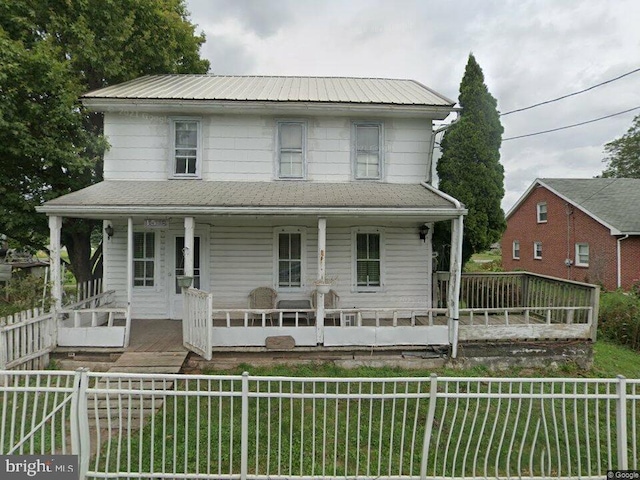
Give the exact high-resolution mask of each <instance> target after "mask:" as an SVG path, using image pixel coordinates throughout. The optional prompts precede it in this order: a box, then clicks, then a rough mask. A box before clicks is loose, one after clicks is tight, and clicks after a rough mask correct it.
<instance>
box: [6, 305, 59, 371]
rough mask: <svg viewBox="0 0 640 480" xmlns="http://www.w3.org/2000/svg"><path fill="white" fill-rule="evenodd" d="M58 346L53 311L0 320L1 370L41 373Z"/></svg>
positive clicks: (31, 312) (24, 313)
mask: <svg viewBox="0 0 640 480" xmlns="http://www.w3.org/2000/svg"><path fill="white" fill-rule="evenodd" d="M55 346H56V320H55V314H54V313H53V312H45V311H41V310H39V309H37V308H34V309H33V310H25V311H22V312H19V313H16V314H15V315H9V316H7V317H4V318H0V370H5V369H7V370H9V369H22V370H37V369H41V368H45V367H46V366H47V365H48V364H49V353H50V352H51V351H52V350H53V349H54V348H55Z"/></svg>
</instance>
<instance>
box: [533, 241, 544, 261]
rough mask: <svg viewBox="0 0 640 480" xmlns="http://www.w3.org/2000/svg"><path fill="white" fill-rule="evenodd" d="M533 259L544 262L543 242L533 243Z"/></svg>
mask: <svg viewBox="0 0 640 480" xmlns="http://www.w3.org/2000/svg"><path fill="white" fill-rule="evenodd" d="M533 258H534V259H535V260H542V242H533Z"/></svg>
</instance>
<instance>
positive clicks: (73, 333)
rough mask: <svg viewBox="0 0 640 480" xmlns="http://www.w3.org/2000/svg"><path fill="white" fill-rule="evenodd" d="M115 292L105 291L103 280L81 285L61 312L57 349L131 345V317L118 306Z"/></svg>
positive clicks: (128, 312)
mask: <svg viewBox="0 0 640 480" xmlns="http://www.w3.org/2000/svg"><path fill="white" fill-rule="evenodd" d="M114 297H115V291H114V290H108V291H106V292H103V291H102V280H101V279H97V280H95V281H92V282H87V283H86V284H81V285H78V287H77V297H76V300H75V301H74V302H72V303H68V304H66V305H64V306H63V307H62V309H61V310H60V311H59V312H58V346H61V347H82V346H90V347H113V348H124V347H126V346H127V345H128V344H129V334H130V331H131V314H130V309H129V308H128V307H120V306H117V305H116V304H115V300H114Z"/></svg>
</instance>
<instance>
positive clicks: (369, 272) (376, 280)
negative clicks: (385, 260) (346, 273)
mask: <svg viewBox="0 0 640 480" xmlns="http://www.w3.org/2000/svg"><path fill="white" fill-rule="evenodd" d="M380 247H381V241H380V234H379V233H357V234H356V289H357V290H360V291H363V290H365V291H366V290H369V289H371V287H380V286H382V255H381V251H380Z"/></svg>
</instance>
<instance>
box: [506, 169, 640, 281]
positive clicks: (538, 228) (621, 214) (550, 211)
mask: <svg viewBox="0 0 640 480" xmlns="http://www.w3.org/2000/svg"><path fill="white" fill-rule="evenodd" d="M639 205H640V179H632V178H590V179H560V178H542V179H537V180H536V181H534V182H533V184H532V185H531V186H530V187H529V188H528V189H527V191H526V192H525V193H524V194H523V195H522V197H521V198H520V199H519V200H518V201H517V202H516V204H515V205H514V206H513V207H512V208H511V210H510V211H509V212H508V213H507V229H506V231H505V233H504V235H503V237H502V242H501V244H502V264H503V266H504V268H505V270H526V271H530V272H535V273H540V274H544V275H551V276H555V277H560V278H567V279H570V280H576V281H583V282H590V283H597V284H600V285H602V286H603V287H605V288H606V289H610V290H612V289H615V288H620V287H621V288H623V289H629V288H631V287H632V285H633V284H634V283H636V282H639V281H640V210H639V208H638V207H639Z"/></svg>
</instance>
